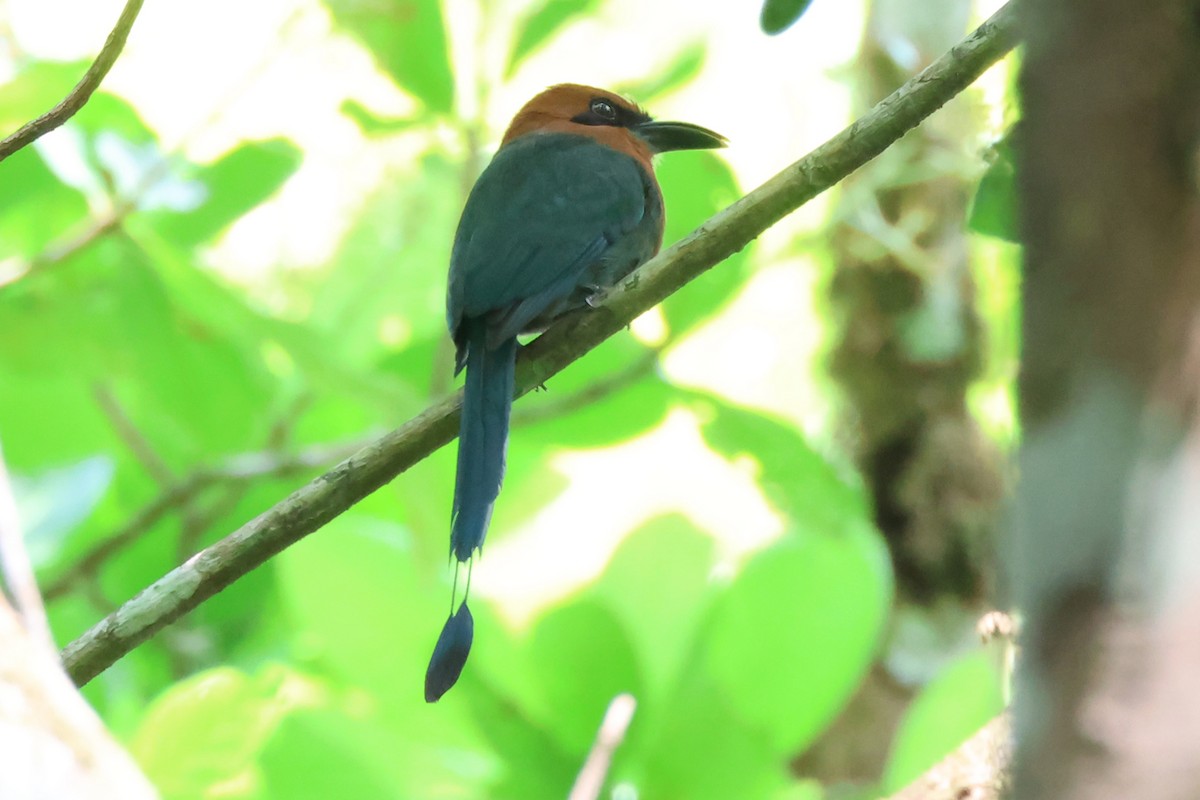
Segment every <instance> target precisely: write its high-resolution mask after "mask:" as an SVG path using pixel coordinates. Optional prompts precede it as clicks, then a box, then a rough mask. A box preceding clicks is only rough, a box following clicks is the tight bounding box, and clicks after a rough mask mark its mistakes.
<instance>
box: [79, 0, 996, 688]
mask: <svg viewBox="0 0 1200 800" xmlns="http://www.w3.org/2000/svg"><path fill="white" fill-rule="evenodd" d="M1016 16H1017V15H1016V12H1015V10H1014V9H1013V4H1012V3H1009V4H1008V5H1006V6H1005V7H1003V8H1002V9H1000V11H998V12H996V14H994V15H993V16H992V18H991V19H989V20H988V21H987V22H985V23H984V24H983V25H981V26H980V27H979V28H977V29H976V30H975V31H974V32H973V33H971V34H970V35H969V36H967V38H966V39H964V40H963V41H962V42H960V43H959V44H958V45H956V46H955V47H954V48H952V49H951V50H950V52H948V53H946V54H945V55H943V56H942V57H941V58H939V59H938V60H937V61H935V62H934V63H933V64H931V65H930V66H929V68H928V69H926V70H925V71H923V72H922V73H921V74H919V75H917V76H916V77H915V78H913V79H912V80H910V81H909V82H908V83H906V84H904V86H902V87H900V88H899V89H898V90H896V92H894V93H893V94H892V95H891V96H889V97H888V98H887V99H885V100H884V101H883V102H881V103H879V104H878V105H877V106H875V108H873V109H871V111H870V112H868V113H867V114H866V115H865V116H863V117H862V118H860V119H859V120H857V121H856V122H854V123H853V124H852V125H851V126H850V127H848V128H846V129H845V130H843V131H842V132H841V133H839V134H838V135H836V136H834V137H833V138H832V139H830V140H829V141H827V142H826V143H825V144H823V145H821V146H820V147H818V148H817V149H816V150H814V151H812V152H811V153H809V154H808V155H807V156H805V157H804V158H802V159H800V160H799V161H797V162H796V163H794V164H792V165H791V166H789V167H787V168H786V169H785V170H783V172H781V173H779V174H778V175H776V176H775V177H774V178H772V179H771V180H769V181H767V182H766V183H765V184H763V185H762V186H760V187H759V188H757V189H755V190H754V191H753V192H751V193H750V194H748V195H746V196H745V197H743V198H742V199H740V200H738V201H737V202H736V203H734V204H733V205H731V206H730V207H728V208H726V209H725V210H724V211H721V212H720V213H718V214H717V215H716V216H714V217H713V218H712V219H710V220H709V221H708V222H706V223H705V224H704V225H702V226H701V227H700V228H699V229H697V230H696V231H694V232H693V233H691V234H690V235H688V236H687V237H686V238H684V239H683V240H681V241H679V242H678V243H676V244H675V245H673V246H672V247H670V248H669V249H667V250H665V251H663V252H662V253H661V254H659V255H658V256H657V257H656V258H654V259H652V260H651V261H649V262H647V263H646V264H644V265H643V266H642V267H641V268H640V269H638V270H637V271H636V272H635V273H634V274H633V275H631V276H630V277H629V278H628V279H626V281H625V282H624V284H623V285H622V286H619V287H617V288H616V289H614V290H613V291H612V292H611V293H610V294H609V295H608V297H607V298H606V299H605V301H604V303H603V305H602V306H601V307H600V308H599V309H596V310H592V311H587V312H584V313H580V314H578V315H575V316H574V317H572V318H571V319H568V320H564V321H562V322H561V323H559V324H557V325H555V326H554V327H553V328H551V329H550V330H549V331H547V332H546V333H545V334H544V335H542V336H540V337H539V338H537V339H536V340H534V341H533V342H532V343H531V344H530V345H529V346H528V347H526V348H524V351H523V353H522V358H521V361H520V363H519V365H518V372H517V392H518V394H519V395H523V394H525V393H526V392H528V391H530V390H531V389H533V388H534V387H536V386H539V385H540V384H542V383H545V382H546V381H547V380H549V378H550V377H552V376H553V375H555V374H556V373H558V372H559V371H560V370H562V369H563V368H564V367H566V366H567V365H568V364H570V363H571V362H572V361H574V360H575V359H577V358H579V357H581V356H582V355H583V354H584V353H586V352H588V351H589V350H591V349H592V348H594V347H596V346H597V345H598V344H600V343H601V342H603V341H604V340H605V339H607V338H608V337H610V336H612V335H613V334H615V333H617V332H618V331H620V330H621V329H622V328H623V327H625V326H626V325H627V324H629V323H630V322H631V321H632V320H633V319H634V318H635V317H637V316H638V315H639V314H641V313H642V312H643V311H645V310H646V309H648V308H651V307H652V306H654V305H656V304H658V303H659V302H661V301H662V300H663V299H665V298H666V297H668V296H669V295H670V294H672V293H673V292H674V291H676V290H677V289H679V288H680V287H681V286H683V285H684V284H686V283H687V282H688V281H691V280H692V279H694V278H695V277H697V276H698V275H700V274H701V273H702V272H704V271H705V270H707V269H709V268H710V267H712V266H714V265H715V264H717V263H719V262H720V261H722V260H723V259H725V258H726V257H727V256H729V255H731V254H732V253H735V252H737V251H738V250H741V249H742V248H743V247H745V246H746V245H747V244H749V243H750V242H751V241H752V240H753V239H754V238H755V237H757V236H758V235H759V234H761V233H762V232H763V231H765V230H766V229H767V228H769V227H770V226H772V225H774V224H775V223H776V222H778V221H779V220H780V219H782V218H783V217H784V216H786V215H787V214H789V213H791V212H792V211H793V210H795V209H796V208H798V207H800V206H801V205H803V204H804V203H805V202H807V201H808V200H811V199H812V198H813V197H816V196H817V195H818V194H820V193H821V192H824V191H825V190H826V189H828V188H830V187H831V186H833V185H835V184H836V183H837V182H838V181H840V180H842V179H843V178H845V177H846V176H847V175H849V174H850V173H851V172H853V171H854V170H856V169H858V168H859V167H861V166H862V165H863V164H865V163H866V162H868V161H870V160H871V159H872V158H874V157H875V156H877V155H879V154H880V153H881V152H883V151H884V150H885V149H886V148H887V147H888V146H889V145H891V144H892V143H893V142H895V141H896V140H897V139H899V138H900V137H901V136H902V135H904V133H905V132H907V131H909V130H910V129H912V128H913V127H915V126H916V125H917V124H919V123H920V122H921V121H922V120H923V119H925V118H926V117H928V116H929V115H930V114H932V113H933V112H934V111H936V110H937V109H938V108H940V107H941V106H942V105H944V104H945V103H946V102H947V101H948V100H950V99H951V98H952V97H954V96H955V95H957V94H958V93H959V92H961V91H962V90H963V89H965V88H966V87H967V86H969V85H970V84H971V83H973V82H974V81H975V79H976V78H978V77H979V76H980V75H981V74H982V73H983V71H984V70H986V69H987V68H988V67H989V66H991V65H992V64H994V63H995V62H996V61H998V60H999V59H1000V58H1001V57H1003V56H1004V54H1005V53H1007V52H1008V51H1009V50H1011V49H1012V48H1013V47H1014V46H1015V45H1016V42H1017V38H1018V27H1017V19H1016ZM460 403H461V398H460V396H457V395H456V396H452V397H448V398H446V399H444V400H442V401H440V402H438V403H435V404H434V405H432V406H430V407H429V408H427V409H426V410H425V411H424V412H422V413H421V414H420V415H419V416H417V417H415V418H413V419H411V420H409V421H408V422H407V423H405V424H404V425H402V426H401V427H400V428H398V429H396V430H395V431H392V432H391V433H388V434H386V435H385V436H383V437H381V438H380V439H378V440H377V441H375V442H373V443H372V444H370V445H368V446H366V447H364V448H363V449H362V450H360V451H358V452H357V453H355V454H354V455H352V456H350V457H349V458H347V459H346V460H345V461H343V462H341V463H340V464H338V465H337V466H335V467H333V468H332V469H331V470H329V471H328V472H326V473H325V474H324V475H321V476H320V477H318V478H316V479H314V480H313V481H312V482H311V483H309V484H307V485H306V486H303V487H301V488H300V489H297V490H296V491H295V492H293V493H292V494H291V495H290V496H289V497H287V498H286V499H284V500H283V501H281V502H279V503H278V504H276V505H275V506H273V507H272V508H270V509H268V510H267V511H266V512H264V513H263V514H261V515H259V516H258V517H256V518H255V519H253V520H251V521H249V522H247V523H246V524H245V525H243V526H242V527H241V528H239V529H238V530H236V531H234V532H233V533H231V534H229V535H228V536H226V537H225V538H224V539H222V540H221V541H219V542H217V543H215V544H213V545H212V546H210V547H208V548H206V549H205V550H203V551H201V552H199V553H197V554H196V555H195V556H193V557H192V558H190V559H188V561H186V562H185V563H184V564H182V565H180V566H179V567H176V568H175V569H174V570H172V571H171V572H169V573H167V574H166V575H165V576H163V577H162V578H160V579H159V580H158V581H156V582H155V583H153V584H152V585H150V586H149V587H147V588H146V589H144V590H142V591H141V592H140V593H139V594H138V595H137V596H136V597H134V598H133V599H131V600H129V601H128V602H126V603H125V604H124V605H123V606H121V607H120V608H118V609H117V610H116V611H114V612H113V613H112V614H109V615H108V616H107V617H105V618H104V619H103V620H101V621H100V622H99V623H97V624H96V625H95V626H94V627H93V628H92V629H91V630H89V631H87V632H86V633H84V634H83V635H82V636H81V637H80V638H79V639H77V640H76V641H74V642H72V643H71V644H70V645H68V646H67V648H66V649H65V650H64V651H63V662H64V665H65V666H66V669H67V672H68V673H70V675H71V677H72V678H73V679H74V680H75V682H76V683H78V684H80V685H82V684H84V683H87V682H88V681H89V680H91V679H92V678H94V677H95V676H96V675H98V674H99V673H100V672H102V671H104V670H105V669H107V668H108V667H109V666H110V665H111V664H112V663H113V662H114V661H116V660H117V659H119V658H121V657H122V656H123V655H125V654H126V653H128V652H129V651H130V650H132V649H133V648H134V647H137V646H138V645H139V644H141V643H142V642H144V641H146V640H147V639H148V638H150V637H151V636H153V635H154V633H155V632H157V631H158V630H160V629H161V628H162V627H163V626H165V625H167V624H168V623H170V622H172V621H174V620H176V619H178V618H179V617H181V616H182V615H184V614H186V613H187V612H189V611H191V610H192V609H194V608H196V606H198V605H199V604H200V603H202V602H204V601H205V600H206V599H208V598H209V597H212V596H213V595H214V594H216V593H217V592H219V591H220V590H221V589H223V588H225V587H226V586H228V585H229V584H231V583H233V582H234V581H236V580H237V579H238V578H240V577H241V576H243V575H245V574H246V573H247V572H249V571H250V570H252V569H254V568H255V567H257V566H259V565H261V564H262V563H263V562H265V561H266V560H267V559H268V558H270V557H271V556H273V555H275V554H276V553H279V552H280V551H281V550H283V549H284V548H286V547H288V546H289V545H291V544H294V543H295V542H297V541H299V540H300V539H301V538H303V537H304V536H306V535H308V534H309V533H312V532H313V531H315V530H317V529H318V528H320V527H321V526H322V525H324V524H325V523H327V522H329V521H330V520H332V519H333V518H334V517H336V516H338V515H339V514H341V513H342V512H344V511H345V510H346V509H348V508H349V507H350V506H352V505H354V504H355V503H357V502H358V501H359V500H361V499H363V498H364V497H366V496H367V495H368V494H370V493H371V492H373V491H375V490H376V489H378V488H380V487H381V486H383V485H384V484H386V483H387V482H388V481H390V480H392V479H393V478H395V477H396V476H397V475H399V474H400V473H402V472H404V471H405V470H406V469H408V468H409V467H411V466H412V465H413V464H415V463H417V462H418V461H420V460H421V459H423V458H425V457H426V456H427V455H429V454H430V453H431V452H433V451H434V450H436V449H437V448H439V447H441V446H442V445H444V444H446V443H447V442H449V441H450V440H451V439H453V438H454V435H455V432H456V431H457V428H458V414H459V406H460Z"/></svg>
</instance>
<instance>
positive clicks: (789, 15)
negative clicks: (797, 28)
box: [759, 0, 812, 35]
mask: <svg viewBox="0 0 1200 800" xmlns="http://www.w3.org/2000/svg"><path fill="white" fill-rule="evenodd" d="M810 5H812V0H765V2H764V3H763V9H762V16H761V17H760V18H759V22H760V24H761V25H762V29H763V31H764V32H765V33H769V34H771V35H774V34H777V33H783V32H784V31H785V30H787V29H788V28H790V27H792V25H794V24H795V23H796V20H798V19H800V17H801V16H803V14H804V12H805V11H807V10H808V7H809V6H810Z"/></svg>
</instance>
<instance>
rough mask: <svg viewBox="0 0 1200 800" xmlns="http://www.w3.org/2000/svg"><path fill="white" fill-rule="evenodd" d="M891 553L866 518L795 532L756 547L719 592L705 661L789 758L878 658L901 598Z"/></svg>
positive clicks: (734, 702) (739, 708)
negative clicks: (888, 568) (888, 566)
mask: <svg viewBox="0 0 1200 800" xmlns="http://www.w3.org/2000/svg"><path fill="white" fill-rule="evenodd" d="M886 560H887V552H886V548H885V546H884V545H883V543H882V542H881V541H880V540H879V537H878V535H877V534H876V533H875V532H874V531H873V530H871V529H870V527H869V526H868V525H867V524H866V523H865V522H864V523H863V524H861V525H858V526H853V527H849V528H845V529H843V530H840V531H828V532H823V533H813V534H791V535H788V536H786V537H784V538H783V539H781V540H779V541H778V542H776V543H775V544H773V545H771V546H770V547H769V548H767V549H766V550H764V551H762V552H760V553H758V554H757V555H756V556H754V557H753V558H752V559H751V561H750V562H749V563H748V564H747V565H746V566H745V568H744V569H743V570H742V572H741V574H740V575H739V576H738V578H737V580H736V581H735V582H734V583H733V585H732V586H730V587H729V589H728V591H727V592H726V593H725V594H724V596H722V597H721V598H720V599H719V600H718V602H717V605H716V607H715V608H714V611H713V615H712V617H711V620H710V622H709V635H708V637H707V641H706V642H705V653H706V655H705V659H704V664H705V668H706V669H707V671H708V672H709V674H711V675H712V676H713V680H714V682H715V683H716V685H717V687H718V689H719V691H720V692H721V693H722V694H723V695H724V696H725V697H726V698H727V699H728V701H729V703H730V705H731V706H732V707H733V708H734V709H735V710H736V712H737V714H738V715H739V716H740V717H741V718H742V719H744V720H746V722H747V723H748V724H749V725H750V726H751V727H752V728H754V729H756V730H759V731H760V732H761V733H762V735H763V736H765V737H766V739H767V741H768V742H769V745H770V747H771V748H772V750H773V751H774V752H776V753H778V754H779V755H780V756H781V757H782V756H786V755H788V754H793V753H796V752H799V751H800V750H803V749H804V747H805V746H807V745H808V744H809V743H810V742H812V741H813V740H814V739H815V738H816V737H817V735H818V734H819V733H820V732H821V730H822V729H823V728H824V727H825V726H826V725H827V724H828V723H829V722H830V721H832V720H833V718H834V716H836V715H837V713H838V711H840V710H841V708H842V706H843V705H844V704H845V702H846V701H847V700H849V698H850V696H851V695H852V694H853V692H854V690H855V688H856V687H857V686H858V683H859V681H860V680H861V678H862V676H863V675H864V674H865V673H866V670H867V668H868V667H869V666H870V664H871V661H872V659H873V657H874V655H875V651H876V648H877V646H878V643H879V639H880V637H881V635H882V632H883V625H884V622H885V621H886V619H887V613H888V605H889V602H890V599H891V586H890V583H889V581H888V580H886V578H885V577H883V576H881V574H880V572H881V570H880V563H881V562H885V563H886Z"/></svg>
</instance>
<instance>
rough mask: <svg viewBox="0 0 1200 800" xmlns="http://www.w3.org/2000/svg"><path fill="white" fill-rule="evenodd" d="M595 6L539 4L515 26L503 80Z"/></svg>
mask: <svg viewBox="0 0 1200 800" xmlns="http://www.w3.org/2000/svg"><path fill="white" fill-rule="evenodd" d="M599 4H600V0H543V2H542V4H541V5H539V6H537V7H536V8H534V9H533V11H531V12H530V13H529V14H527V15H526V16H525V17H523V18H522V19H521V21H520V22H518V23H517V25H516V28H517V39H516V41H515V42H514V43H513V48H512V52H510V53H509V54H508V64H506V65H505V67H504V78H505V79H506V80H507V79H509V78H511V77H512V76H513V74H514V73H516V71H517V68H518V67H520V66H521V62H522V61H524V60H525V59H526V58H528V57H529V56H530V55H531V54H533V52H534V51H536V50H537V49H538V48H539V47H541V46H542V45H544V44H545V43H546V42H547V41H549V40H550V38H551V37H553V36H554V34H556V33H558V32H559V31H560V30H562V29H563V28H564V27H566V26H567V25H568V24H570V23H571V22H572V21H574V20H575V19H576V18H578V17H580V16H582V15H584V14H590V13H592V12H594V11H595V10H596V8H597V7H598V6H599Z"/></svg>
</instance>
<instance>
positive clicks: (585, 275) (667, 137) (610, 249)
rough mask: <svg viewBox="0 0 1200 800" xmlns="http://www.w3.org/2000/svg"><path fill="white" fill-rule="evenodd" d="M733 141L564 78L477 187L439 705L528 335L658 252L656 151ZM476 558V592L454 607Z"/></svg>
mask: <svg viewBox="0 0 1200 800" xmlns="http://www.w3.org/2000/svg"><path fill="white" fill-rule="evenodd" d="M726 144H727V141H726V139H725V137H723V136H721V135H720V134H718V133H715V132H713V131H711V130H709V129H707V128H702V127H700V126H699V125H693V124H691V123H686V122H662V121H656V120H654V119H652V118H651V117H650V116H649V115H648V114H647V113H646V112H645V111H644V110H643V109H642V108H640V107H639V106H638V105H637V104H635V103H633V102H631V101H630V100H628V99H626V98H624V97H622V96H621V95H619V94H616V93H615V92H611V91H606V90H604V89H598V88H595V87H592V86H584V85H581V84H574V83H563V84H558V85H555V86H551V87H549V88H548V89H546V90H545V91H543V92H541V93H540V94H538V95H537V96H535V97H534V98H533V99H532V100H530V101H529V102H527V103H526V104H525V105H524V106H523V107H522V108H521V109H520V111H518V112H517V115H516V116H515V117H513V119H512V122H511V123H510V124H509V126H508V129H507V130H506V132H505V134H504V136H503V138H502V139H501V142H500V147H499V149H498V150H497V151H496V154H495V156H494V157H493V158H492V160H491V162H490V163H489V164H488V166H487V167H486V168H485V169H484V171H483V173H482V174H481V175H480V176H479V179H478V180H477V182H476V183H475V185H474V187H473V188H472V189H471V192H470V194H469V195H468V197H467V201H466V204H465V206H464V208H463V212H462V216H461V218H460V220H459V224H458V230H457V232H456V234H455V237H454V244H453V247H452V249H451V254H450V270H449V278H448V282H447V289H446V322H447V326H448V327H449V330H450V336H451V337H452V339H453V341H454V346H455V375H456V376H457V375H458V374H459V373H460V372H462V371H463V370H465V371H466V378H465V381H464V389H463V404H462V417H461V421H460V424H459V436H458V462H457V470H456V475H455V487H454V505H453V510H452V513H451V532H450V552H451V555H452V556H453V557H454V558H455V559H457V562H458V563H457V564H456V565H455V586H454V589H453V590H452V595H451V612H450V616H449V617H448V619H447V620H446V623H445V625H444V626H443V628H442V632H441V635H440V636H439V637H438V640H437V643H436V645H435V646H434V652H433V657H432V658H431V660H430V663H429V667H428V670H427V671H426V675H425V699H426V701H427V702H431V703H432V702H436V701H437V700H438V699H440V698H441V697H442V695H444V694H445V693H446V692H447V691H448V690H449V689H450V688H451V687H452V686H453V685H454V684H455V683H456V682H457V680H458V678H459V676H460V675H461V673H462V669H463V666H464V665H465V663H466V659H467V655H468V654H469V652H470V649H471V643H472V640H473V636H474V621H473V619H472V617H471V613H470V610H469V609H468V608H467V595H468V594H469V592H470V569H471V566H473V557H474V555H475V553H476V552H480V551H481V548H482V546H483V540H484V537H485V536H486V534H487V529H488V524H489V522H490V520H491V516H492V507H493V505H494V504H495V502H496V498H497V497H498V495H499V492H500V484H501V481H502V480H503V477H504V462H505V453H506V448H507V441H508V425H509V415H510V412H511V409H512V399H513V390H514V370H515V364H516V356H517V351H518V349H519V348H520V346H521V345H520V344H519V342H518V340H517V337H518V335H521V334H529V333H537V332H540V331H542V330H544V329H545V328H546V327H547V326H549V325H550V324H551V323H553V322H554V321H555V320H557V319H559V318H561V317H562V316H564V315H566V314H568V313H570V312H572V311H576V310H579V309H585V308H587V307H588V306H592V305H595V304H596V303H597V301H598V300H599V299H600V298H601V297H602V296H603V294H604V292H605V291H606V290H607V289H608V288H611V287H612V286H614V285H616V284H617V283H618V282H619V281H621V280H622V279H623V278H625V277H626V276H627V275H629V274H630V273H631V272H632V271H633V270H634V269H635V268H636V267H638V266H639V265H640V264H642V263H644V262H645V261H647V260H648V259H650V258H651V257H652V256H654V255H655V254H656V253H657V252H658V251H659V249H660V248H661V247H662V239H663V223H664V208H663V194H662V189H661V188H660V187H659V185H658V181H657V179H656V178H655V175H654V165H653V158H654V156H656V155H658V154H660V153H666V152H669V151H675V150H700V149H710V148H719V147H724V146H725V145H726ZM463 563H467V564H468V573H467V576H468V577H467V589H466V591H465V592H464V596H463V601H462V604H461V605H460V606H459V607H458V610H457V611H455V610H454V603H455V597H454V595H455V594H456V593H457V578H458V569H459V567H460V566H461V565H462V564H463Z"/></svg>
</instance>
